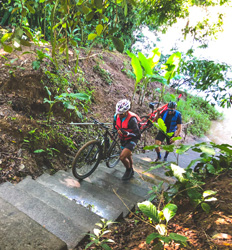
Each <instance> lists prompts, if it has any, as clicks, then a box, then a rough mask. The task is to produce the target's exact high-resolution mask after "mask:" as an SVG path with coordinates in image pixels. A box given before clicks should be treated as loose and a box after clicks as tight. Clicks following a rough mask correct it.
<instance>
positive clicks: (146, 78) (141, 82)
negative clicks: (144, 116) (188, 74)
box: [127, 48, 161, 106]
mask: <svg viewBox="0 0 232 250" xmlns="http://www.w3.org/2000/svg"><path fill="white" fill-rule="evenodd" d="M152 52H153V55H152V56H151V57H149V58H146V57H145V56H144V55H143V54H142V53H141V52H139V53H138V57H137V56H136V55H134V54H133V53H131V52H129V51H127V54H128V55H129V56H130V57H131V65H132V68H133V70H134V74H135V76H136V82H135V87H134V93H133V97H132V99H134V96H135V93H136V91H137V90H139V102H138V103H139V104H140V106H141V105H142V104H143V101H144V98H145V94H146V93H147V88H148V86H149V83H150V81H151V80H154V78H157V77H156V75H155V74H153V68H154V67H155V66H156V65H157V64H158V62H159V58H160V55H161V53H160V52H159V49H158V48H155V49H154V50H153V51H152Z"/></svg>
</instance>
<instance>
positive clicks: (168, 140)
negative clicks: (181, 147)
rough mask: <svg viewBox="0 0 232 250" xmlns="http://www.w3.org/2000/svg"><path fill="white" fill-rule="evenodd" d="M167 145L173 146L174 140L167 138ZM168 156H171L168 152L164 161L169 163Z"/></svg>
mask: <svg viewBox="0 0 232 250" xmlns="http://www.w3.org/2000/svg"><path fill="white" fill-rule="evenodd" d="M167 144H168V145H171V144H172V140H171V139H170V138H168V137H167ZM168 155H169V151H166V152H165V155H164V161H167V160H168V159H167V158H168Z"/></svg>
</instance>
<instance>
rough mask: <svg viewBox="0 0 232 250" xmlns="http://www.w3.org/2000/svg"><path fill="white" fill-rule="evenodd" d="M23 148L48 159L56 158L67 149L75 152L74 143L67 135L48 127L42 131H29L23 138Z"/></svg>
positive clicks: (56, 128)
mask: <svg viewBox="0 0 232 250" xmlns="http://www.w3.org/2000/svg"><path fill="white" fill-rule="evenodd" d="M24 147H27V148H29V149H30V150H31V152H33V153H35V154H41V155H42V156H43V157H44V158H48V159H51V158H54V157H58V156H59V155H60V154H61V152H62V153H64V152H65V151H66V150H67V149H70V150H74V151H76V150H77V147H76V145H75V143H74V141H73V140H72V139H71V138H70V137H69V136H68V135H65V134H63V133H61V132H60V131H59V127H55V128H54V127H53V128H51V127H49V126H48V127H45V128H44V129H42V130H39V129H37V128H35V129H33V130H30V131H29V132H28V134H27V135H25V137H24Z"/></svg>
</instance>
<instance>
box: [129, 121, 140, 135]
mask: <svg viewBox="0 0 232 250" xmlns="http://www.w3.org/2000/svg"><path fill="white" fill-rule="evenodd" d="M128 127H129V128H130V129H132V130H133V134H135V135H136V137H135V138H137V139H140V137H141V132H140V129H139V126H138V121H137V119H136V118H135V117H132V118H131V119H130V121H129V123H128Z"/></svg>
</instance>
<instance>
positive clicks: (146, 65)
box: [138, 52, 152, 75]
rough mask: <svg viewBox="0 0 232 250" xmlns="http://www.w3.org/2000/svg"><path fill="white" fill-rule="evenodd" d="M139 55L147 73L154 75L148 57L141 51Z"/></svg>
mask: <svg viewBox="0 0 232 250" xmlns="http://www.w3.org/2000/svg"><path fill="white" fill-rule="evenodd" d="M138 57H139V60H140V62H141V65H142V66H143V68H144V70H145V73H146V75H152V68H151V65H150V63H149V61H148V59H147V58H146V57H145V56H144V55H143V54H142V53H141V52H139V53H138Z"/></svg>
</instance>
